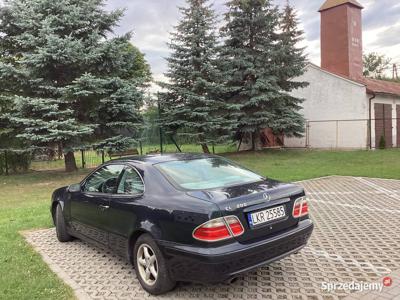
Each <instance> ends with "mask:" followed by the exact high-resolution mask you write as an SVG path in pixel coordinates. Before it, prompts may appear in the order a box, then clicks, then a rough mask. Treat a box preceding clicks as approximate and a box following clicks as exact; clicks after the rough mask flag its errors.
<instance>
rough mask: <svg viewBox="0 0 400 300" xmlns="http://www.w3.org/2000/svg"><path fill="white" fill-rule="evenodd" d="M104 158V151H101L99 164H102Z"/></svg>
mask: <svg viewBox="0 0 400 300" xmlns="http://www.w3.org/2000/svg"><path fill="white" fill-rule="evenodd" d="M104 162H105V158H104V150H101V163H102V164H104Z"/></svg>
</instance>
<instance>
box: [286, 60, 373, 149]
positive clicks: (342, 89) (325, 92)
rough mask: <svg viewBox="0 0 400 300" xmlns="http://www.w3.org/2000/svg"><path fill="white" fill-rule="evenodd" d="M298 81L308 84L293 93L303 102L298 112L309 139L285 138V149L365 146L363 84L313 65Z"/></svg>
mask: <svg viewBox="0 0 400 300" xmlns="http://www.w3.org/2000/svg"><path fill="white" fill-rule="evenodd" d="M298 80H301V81H307V82H309V83H310V85H309V86H308V87H306V88H304V89H299V90H296V91H294V92H293V94H294V95H295V96H296V97H301V98H304V99H305V101H304V103H303V110H302V111H301V112H302V113H303V114H304V117H305V119H306V120H307V121H308V124H309V128H308V131H307V132H308V138H307V140H306V137H303V138H288V137H286V138H285V146H286V147H305V146H306V144H307V143H308V146H309V147H310V148H366V147H367V146H368V121H367V120H368V97H367V94H366V88H365V86H364V85H362V84H358V83H356V82H353V81H350V80H347V79H344V78H342V77H339V76H336V75H334V74H331V73H329V72H326V71H323V70H321V69H320V68H319V67H317V66H314V65H312V64H310V65H309V66H308V68H307V72H306V73H305V74H304V75H303V76H301V77H300V78H299V79H298ZM336 120H340V121H339V122H337V121H336ZM354 120H357V121H354ZM359 120H363V121H359ZM320 121H322V122H320Z"/></svg>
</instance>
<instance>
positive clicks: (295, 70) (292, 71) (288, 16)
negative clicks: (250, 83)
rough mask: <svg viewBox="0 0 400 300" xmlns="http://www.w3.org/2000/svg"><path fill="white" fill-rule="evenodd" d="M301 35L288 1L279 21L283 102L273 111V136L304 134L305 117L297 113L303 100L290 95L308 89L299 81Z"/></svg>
mask: <svg viewBox="0 0 400 300" xmlns="http://www.w3.org/2000/svg"><path fill="white" fill-rule="evenodd" d="M303 34H304V32H303V31H302V30H300V29H299V28H298V19H297V15H296V11H295V9H294V8H293V7H292V6H291V5H290V3H289V0H287V2H286V5H285V7H284V9H283V12H282V13H281V18H280V35H279V44H278V46H279V48H280V51H279V55H278V57H277V64H278V66H279V68H278V69H277V71H278V73H277V74H278V76H279V86H280V87H281V88H282V90H283V93H282V99H281V101H280V102H279V103H278V105H277V107H276V108H275V116H276V117H275V119H274V122H273V123H271V128H273V129H274V131H275V133H277V134H282V133H284V134H285V135H286V136H301V134H302V133H303V132H304V117H303V115H301V114H300V113H299V110H300V109H301V103H302V102H303V101H304V99H301V98H297V97H295V96H293V95H292V92H293V91H294V90H296V89H299V88H304V87H306V86H307V85H308V83H307V82H304V81H299V79H298V78H299V77H300V76H301V75H303V74H304V72H305V68H306V65H307V57H306V55H305V54H304V50H305V48H302V47H299V43H300V42H301V41H302V40H303Z"/></svg>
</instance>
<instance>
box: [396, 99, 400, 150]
mask: <svg viewBox="0 0 400 300" xmlns="http://www.w3.org/2000/svg"><path fill="white" fill-rule="evenodd" d="M396 110H397V115H396V118H397V119H396V121H397V144H396V145H397V147H399V148H400V105H396Z"/></svg>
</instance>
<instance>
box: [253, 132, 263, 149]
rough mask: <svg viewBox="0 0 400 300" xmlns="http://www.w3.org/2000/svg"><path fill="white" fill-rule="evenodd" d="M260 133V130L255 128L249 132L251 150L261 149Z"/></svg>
mask: <svg viewBox="0 0 400 300" xmlns="http://www.w3.org/2000/svg"><path fill="white" fill-rule="evenodd" d="M260 145H261V135H260V131H258V130H256V131H254V132H252V133H251V150H252V151H258V150H261V147H260Z"/></svg>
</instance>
